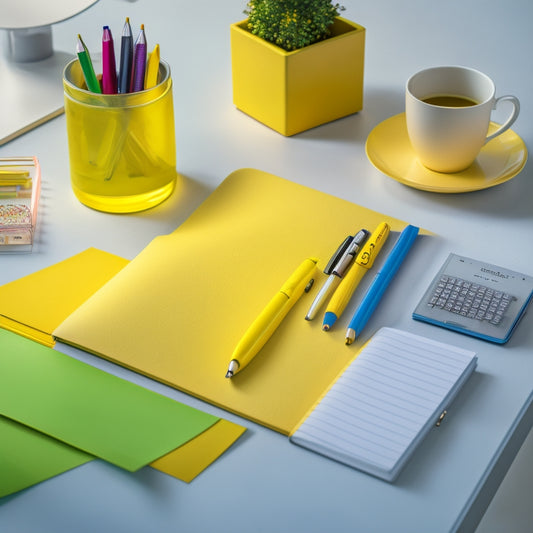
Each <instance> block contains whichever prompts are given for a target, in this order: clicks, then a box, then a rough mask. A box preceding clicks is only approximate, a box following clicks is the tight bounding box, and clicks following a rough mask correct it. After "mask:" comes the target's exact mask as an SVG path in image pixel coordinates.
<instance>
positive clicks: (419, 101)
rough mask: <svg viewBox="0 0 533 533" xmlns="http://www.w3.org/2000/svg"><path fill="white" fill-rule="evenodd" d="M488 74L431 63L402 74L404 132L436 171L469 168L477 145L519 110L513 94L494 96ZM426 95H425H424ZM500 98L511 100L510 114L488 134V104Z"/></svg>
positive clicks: (510, 121) (491, 106)
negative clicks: (433, 65)
mask: <svg viewBox="0 0 533 533" xmlns="http://www.w3.org/2000/svg"><path fill="white" fill-rule="evenodd" d="M495 91H496V89H495V87H494V83H493V82H492V80H491V79H490V78H489V77H488V76H486V75H485V74H483V73H482V72H479V71H477V70H474V69H472V68H468V67H461V66H443V67H433V68H428V69H425V70H422V71H420V72H417V73H416V74H414V75H413V76H411V77H410V78H409V80H407V85H406V91H405V113H406V122H407V132H408V135H409V139H410V141H411V145H412V147H413V150H414V152H415V154H416V155H417V157H418V159H419V160H420V162H421V163H422V164H423V165H424V166H425V167H427V168H429V169H431V170H435V171H437V172H459V171H461V170H464V169H466V168H468V167H469V166H470V165H471V164H472V163H473V162H474V160H475V159H476V157H477V155H478V154H479V151H480V150H481V148H482V147H483V146H484V145H485V144H486V143H487V142H489V141H490V140H491V139H494V137H496V136H498V135H500V134H501V133H503V132H504V131H506V130H507V129H509V128H510V126H511V125H512V124H513V122H514V121H515V120H516V118H517V117H518V113H519V112H520V102H519V101H518V98H516V97H515V96H500V97H499V98H495ZM428 100H429V101H428ZM502 101H509V102H511V103H512V106H513V110H512V112H511V114H510V116H509V118H508V119H507V120H506V121H505V123H504V124H503V125H501V126H500V127H499V128H498V129H497V130H496V131H495V132H494V133H492V134H491V135H489V136H487V133H488V129H489V124H490V117H491V113H492V110H493V109H495V108H496V106H497V105H498V104H499V103H500V102H502Z"/></svg>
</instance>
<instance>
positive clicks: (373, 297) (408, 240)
mask: <svg viewBox="0 0 533 533" xmlns="http://www.w3.org/2000/svg"><path fill="white" fill-rule="evenodd" d="M418 231H419V228H417V227H416V226H411V225H409V226H407V227H406V228H405V229H404V230H403V231H402V233H401V234H400V236H399V237H398V240H397V241H396V243H395V245H394V247H393V249H392V250H391V252H390V253H389V255H388V256H387V259H386V260H385V263H384V265H383V267H382V268H381V270H380V271H379V272H378V273H377V274H376V277H375V278H374V280H373V281H372V283H371V285H370V287H369V288H368V290H367V292H366V294H365V295H364V297H363V299H362V301H361V303H360V304H359V307H358V308H357V310H356V311H355V314H354V315H353V317H352V320H351V321H350V324H349V325H348V329H347V330H346V344H352V342H353V341H354V340H355V338H356V337H357V336H358V335H359V334H360V333H361V331H362V329H363V328H364V327H365V325H366V323H367V322H368V319H369V318H370V317H371V315H372V313H373V312H374V310H375V309H376V307H377V305H378V303H379V301H380V300H381V298H382V296H383V294H384V293H385V290H386V289H387V287H388V286H389V283H390V282H391V281H392V278H393V277H394V275H395V274H396V272H397V270H398V269H399V268H400V265H401V264H402V262H403V260H404V259H405V256H406V255H407V252H409V250H410V249H411V246H412V245H413V243H414V242H415V239H416V237H417V235H418Z"/></svg>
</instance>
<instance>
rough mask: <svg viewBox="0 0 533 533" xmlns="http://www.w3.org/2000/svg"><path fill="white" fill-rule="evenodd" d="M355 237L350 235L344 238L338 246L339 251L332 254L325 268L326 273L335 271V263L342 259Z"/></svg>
mask: <svg viewBox="0 0 533 533" xmlns="http://www.w3.org/2000/svg"><path fill="white" fill-rule="evenodd" d="M353 239H354V237H352V236H351V235H348V237H346V239H344V241H343V242H342V243H341V245H340V246H339V247H338V248H337V251H336V252H335V253H334V254H333V255H332V256H331V259H330V260H329V261H328V264H327V265H326V268H325V269H324V274H327V275H328V276H329V275H330V274H331V273H332V272H333V269H334V268H335V265H336V264H337V263H338V262H339V261H340V259H341V258H342V256H343V255H344V253H345V252H346V250H347V249H348V246H350V243H351V242H352V241H353Z"/></svg>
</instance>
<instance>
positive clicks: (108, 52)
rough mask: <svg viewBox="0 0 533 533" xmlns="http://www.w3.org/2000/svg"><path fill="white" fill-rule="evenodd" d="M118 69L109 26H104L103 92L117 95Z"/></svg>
mask: <svg viewBox="0 0 533 533" xmlns="http://www.w3.org/2000/svg"><path fill="white" fill-rule="evenodd" d="M117 90H118V89H117V67H116V64H115V47H114V45H113V36H112V35H111V30H110V29H109V26H104V35H103V37H102V92H103V93H104V94H116V93H117Z"/></svg>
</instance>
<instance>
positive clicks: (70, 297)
mask: <svg viewBox="0 0 533 533" xmlns="http://www.w3.org/2000/svg"><path fill="white" fill-rule="evenodd" d="M127 263H128V260H127V259H123V258H122V257H118V256H117V255H113V254H110V253H107V252H104V251H102V250H97V249H96V248H89V249H87V250H85V251H83V252H81V253H79V254H76V255H74V256H72V257H69V258H67V259H65V260H63V261H61V262H59V263H56V264H54V265H51V266H50V267H47V268H44V269H42V270H39V271H37V272H34V273H33V274H29V275H28V276H25V277H23V278H20V279H17V280H15V281H12V282H11V283H6V284H5V285H2V286H1V287H0V327H2V328H4V329H8V330H10V331H13V332H14V333H18V334H19V335H23V336H25V337H28V338H29V339H32V340H35V341H37V342H40V343H41V344H44V345H46V346H53V345H54V340H53V337H52V331H53V330H54V329H55V328H56V327H57V326H58V325H59V324H61V322H62V321H63V320H65V318H67V317H68V316H69V315H70V314H71V313H72V312H73V311H74V310H76V309H77V308H78V307H79V306H80V305H81V304H82V303H83V302H85V300H87V298H89V296H91V295H92V294H93V293H95V292H96V291H97V290H98V289H99V288H100V287H101V286H102V285H104V284H105V283H106V282H107V281H109V280H110V279H111V278H112V277H113V276H114V275H115V274H117V273H118V272H119V271H120V270H121V269H122V268H123V267H124V266H125V265H126V264H127Z"/></svg>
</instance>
